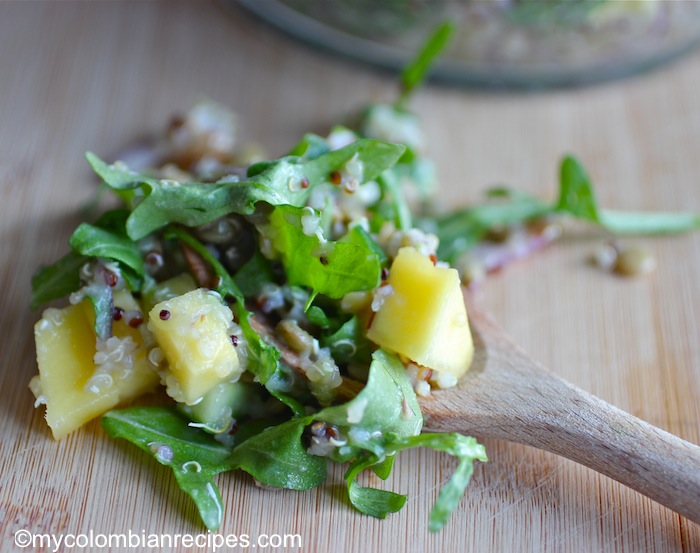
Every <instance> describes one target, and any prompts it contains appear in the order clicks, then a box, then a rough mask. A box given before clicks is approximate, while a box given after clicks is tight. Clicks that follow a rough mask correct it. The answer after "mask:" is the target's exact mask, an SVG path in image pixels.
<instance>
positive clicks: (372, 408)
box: [314, 349, 423, 462]
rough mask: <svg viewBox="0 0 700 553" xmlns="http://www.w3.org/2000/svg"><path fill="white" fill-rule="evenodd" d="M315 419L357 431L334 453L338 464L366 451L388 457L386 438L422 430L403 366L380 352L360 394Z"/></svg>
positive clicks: (323, 411)
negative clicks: (385, 444) (390, 435)
mask: <svg viewBox="0 0 700 553" xmlns="http://www.w3.org/2000/svg"><path fill="white" fill-rule="evenodd" d="M358 413H359V415H358ZM358 416H359V421H358V420H356V419H357V417H358ZM314 419H315V420H322V421H324V422H326V423H329V424H334V425H336V426H338V427H340V428H343V429H350V428H354V429H359V431H354V432H349V433H348V444H347V446H345V447H342V448H340V449H338V450H337V453H336V454H335V456H334V460H336V461H338V462H345V461H348V460H350V459H352V458H355V457H358V456H362V455H363V454H364V452H367V451H369V452H371V453H373V454H374V455H375V456H376V457H377V460H379V459H381V458H383V457H384V455H385V454H386V453H387V451H386V449H385V447H384V441H385V439H386V436H387V435H389V434H392V435H396V436H415V435H417V434H419V433H420V431H421V428H422V427H423V417H422V415H421V412H420V407H419V405H418V400H417V399H416V394H415V392H414V391H413V388H412V386H411V382H410V380H409V378H408V374H407V373H406V369H405V368H404V366H403V363H401V361H400V360H399V358H398V357H397V356H396V354H394V353H390V352H388V351H385V350H383V349H378V350H377V351H375V352H374V354H373V355H372V363H371V365H370V367H369V376H368V378H367V384H366V385H365V387H364V388H363V389H362V390H361V391H360V393H359V394H358V395H357V396H355V397H354V398H353V399H351V400H350V401H348V402H347V403H344V404H342V405H335V406H332V407H326V408H325V409H323V410H321V411H319V412H318V413H316V414H315V415H314Z"/></svg>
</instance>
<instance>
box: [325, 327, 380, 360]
mask: <svg viewBox="0 0 700 553" xmlns="http://www.w3.org/2000/svg"><path fill="white" fill-rule="evenodd" d="M321 342H322V345H323V347H327V348H330V350H331V355H332V356H333V359H335V360H336V362H337V363H350V362H351V361H354V362H356V363H361V364H363V365H365V366H367V365H368V364H369V363H370V361H371V358H372V351H373V349H374V346H373V345H372V343H371V342H370V341H369V340H368V339H367V335H366V329H365V328H364V326H363V324H362V323H361V322H360V320H359V319H358V318H357V316H354V315H353V316H352V317H351V318H350V319H348V320H347V321H346V322H345V323H343V325H342V326H341V327H340V328H339V329H338V330H336V331H335V332H334V333H333V334H331V335H330V336H326V337H324V338H323V339H322V341H321Z"/></svg>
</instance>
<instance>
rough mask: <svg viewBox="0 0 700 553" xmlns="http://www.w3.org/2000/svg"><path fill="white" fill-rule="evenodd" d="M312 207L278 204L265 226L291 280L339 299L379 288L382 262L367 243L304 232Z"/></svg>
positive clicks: (265, 231) (264, 232) (290, 281)
mask: <svg viewBox="0 0 700 553" xmlns="http://www.w3.org/2000/svg"><path fill="white" fill-rule="evenodd" d="M309 209H310V208H298V207H294V206H290V205H282V206H277V207H276V208H275V209H274V210H273V212H272V213H271V214H270V218H269V225H266V227H265V228H264V229H263V234H264V235H265V236H266V237H267V238H269V239H270V240H271V242H272V245H273V247H274V248H275V250H276V251H277V252H279V253H280V255H281V256H282V262H283V263H284V266H285V270H286V274H287V279H288V281H289V283H290V284H292V285H298V286H307V287H309V288H311V289H312V290H313V294H314V295H315V294H324V295H326V296H328V297H331V298H336V299H337V298H341V297H343V296H344V295H345V294H347V293H348V292H352V291H355V290H370V289H372V288H374V287H376V286H377V285H378V284H379V282H380V278H381V261H380V259H379V257H378V255H377V254H376V253H375V252H374V251H373V249H372V248H371V247H370V246H369V245H368V244H367V243H362V244H361V243H354V242H345V241H338V242H330V241H324V242H322V241H321V239H320V238H319V237H318V236H317V235H315V234H313V235H310V236H309V235H307V234H305V233H304V228H303V224H302V220H303V217H305V216H308V215H309V211H308V210H309ZM358 242H359V241H358Z"/></svg>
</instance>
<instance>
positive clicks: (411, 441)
mask: <svg viewBox="0 0 700 553" xmlns="http://www.w3.org/2000/svg"><path fill="white" fill-rule="evenodd" d="M358 413H361V415H360V416H359V419H360V420H359V421H357V420H356V417H358ZM313 418H314V419H315V420H322V421H325V422H326V423H330V424H334V425H336V426H338V427H339V428H340V429H341V430H342V432H343V436H344V437H346V438H347V445H346V446H341V447H340V448H338V450H337V452H336V453H335V454H334V455H333V457H332V458H333V459H334V460H335V461H337V462H343V461H349V460H350V461H352V463H351V465H350V467H349V468H348V471H347V473H346V474H345V479H346V481H347V485H348V495H349V498H350V501H351V503H352V504H353V505H354V506H355V507H356V508H357V509H358V510H359V511H361V512H363V513H365V514H369V515H372V516H376V517H379V518H384V517H385V516H386V515H387V514H388V513H393V512H396V511H398V510H399V509H400V508H401V507H402V506H403V504H404V503H405V501H406V497H405V496H403V495H401V494H396V493H393V492H389V491H384V490H377V489H372V488H365V487H362V486H360V485H358V484H357V483H356V478H357V476H358V475H359V474H360V472H361V471H362V470H364V469H366V468H372V469H373V470H374V471H375V472H376V474H377V475H379V476H380V477H381V478H387V477H388V476H389V473H390V472H391V468H392V464H393V459H394V455H395V453H397V452H399V451H402V450H405V449H410V448H414V447H430V448H432V449H434V450H437V451H443V452H446V453H449V454H451V455H453V456H455V457H457V458H458V459H459V464H458V466H457V468H456V470H455V472H454V473H453V475H452V477H451V478H450V480H449V481H448V483H447V484H446V485H445V486H444V487H443V489H442V491H441V492H440V494H439V496H438V499H437V501H436V503H435V506H434V508H433V510H432V513H431V518H430V529H431V530H432V531H436V530H439V529H440V528H442V526H444V524H445V523H446V522H447V519H448V518H449V515H450V513H452V511H454V509H455V508H456V507H457V504H458V502H459V500H460V498H461V497H462V495H463V493H464V489H465V487H466V486H467V484H468V483H469V480H470V478H471V475H472V472H473V463H474V461H475V460H480V461H486V460H487V457H486V453H485V450H484V447H483V446H482V445H481V444H479V443H478V442H477V441H476V440H475V439H474V438H471V437H467V436H462V435H460V434H420V430H421V427H422V424H423V419H422V415H421V412H420V408H419V406H418V402H417V399H416V396H415V393H414V392H413V388H412V387H411V383H410V381H409V378H408V376H407V374H406V371H405V369H404V367H403V364H402V363H401V361H400V360H399V359H398V357H396V355H394V354H392V353H388V352H385V351H384V350H381V349H380V350H377V351H376V352H375V353H374V356H373V361H372V364H371V365H370V373H369V378H368V380H367V385H366V386H365V388H364V389H363V390H362V391H361V392H360V393H359V394H358V395H357V396H356V397H355V398H354V399H352V400H351V401H349V402H348V403H346V404H344V405H338V406H334V407H328V408H326V409H323V410H322V411H320V412H319V413H317V414H316V415H313ZM349 418H352V420H351V421H349V420H348V419H349Z"/></svg>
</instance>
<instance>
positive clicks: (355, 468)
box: [345, 456, 407, 518]
mask: <svg viewBox="0 0 700 553" xmlns="http://www.w3.org/2000/svg"><path fill="white" fill-rule="evenodd" d="M375 463H376V458H375V457H373V456H372V457H369V458H367V459H358V460H356V461H355V462H353V463H352V464H351V465H350V467H349V468H348V470H347V472H346V473H345V481H346V482H347V486H348V497H349V499H350V503H352V504H353V506H354V507H355V508H356V509H357V510H358V511H360V512H361V513H364V514H366V515H370V516H373V517H376V518H386V515H388V514H389V513H396V512H398V511H400V510H401V509H402V508H403V506H404V505H405V504H406V499H407V497H406V496H405V495H403V494H398V493H394V492H390V491H387V490H379V489H377V488H367V487H363V486H360V485H359V484H357V483H356V482H355V480H356V478H357V476H358V475H359V474H360V473H361V472H362V471H363V470H364V469H366V468H373V466H376V465H375ZM380 466H383V465H380ZM389 470H391V469H389Z"/></svg>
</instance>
